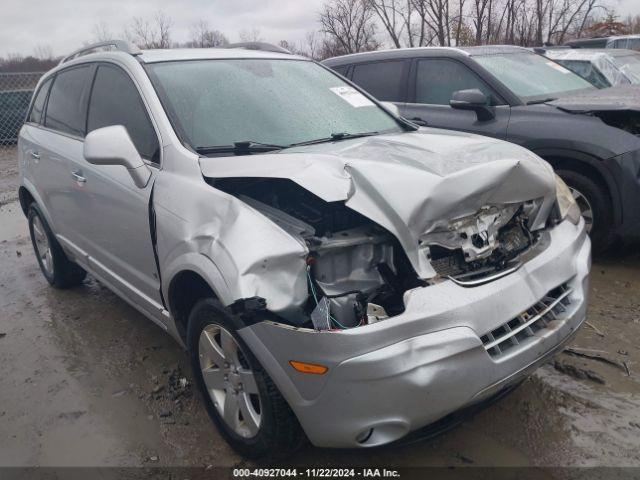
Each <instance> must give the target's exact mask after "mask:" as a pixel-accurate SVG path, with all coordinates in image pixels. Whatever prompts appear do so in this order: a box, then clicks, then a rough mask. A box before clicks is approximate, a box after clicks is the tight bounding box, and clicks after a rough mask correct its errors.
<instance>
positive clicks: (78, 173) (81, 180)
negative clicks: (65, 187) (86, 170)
mask: <svg viewBox="0 0 640 480" xmlns="http://www.w3.org/2000/svg"><path fill="white" fill-rule="evenodd" d="M71 178H73V179H74V180H75V181H76V182H78V183H87V179H86V178H84V177H83V176H82V172H81V171H80V170H78V171H75V172H71Z"/></svg>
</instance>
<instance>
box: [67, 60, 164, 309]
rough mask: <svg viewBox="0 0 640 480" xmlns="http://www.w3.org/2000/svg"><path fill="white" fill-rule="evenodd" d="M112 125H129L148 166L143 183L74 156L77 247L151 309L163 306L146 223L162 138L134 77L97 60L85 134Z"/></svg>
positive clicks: (117, 286)
mask: <svg viewBox="0 0 640 480" xmlns="http://www.w3.org/2000/svg"><path fill="white" fill-rule="evenodd" d="M111 125H122V126H124V127H125V128H126V129H127V132H128V133H129V136H130V137H131V139H132V141H133V143H134V145H135V146H136V149H137V150H138V153H139V154H140V155H141V156H142V158H143V159H144V160H145V161H146V163H147V165H148V166H149V168H150V169H151V171H152V178H151V179H150V181H149V182H148V184H147V186H146V187H145V188H138V187H136V185H135V184H134V183H133V180H132V179H131V176H130V175H129V173H128V172H127V170H126V168H124V167H122V166H117V165H92V164H90V163H88V162H87V161H86V160H85V159H84V157H83V156H77V157H74V158H73V160H72V162H71V172H70V174H71V175H72V176H74V178H75V180H74V183H75V185H74V188H77V189H78V194H76V195H74V196H73V204H72V205H71V207H70V209H71V211H72V212H73V216H74V217H75V218H76V219H77V222H76V224H75V231H76V232H77V238H78V244H79V246H80V248H81V249H83V250H84V251H86V252H87V253H88V254H89V263H90V268H91V270H92V271H93V272H95V273H96V274H97V275H99V276H101V277H102V278H103V279H104V280H106V281H108V282H109V283H111V286H112V287H115V289H116V290H118V291H119V292H120V293H122V294H124V296H125V297H128V298H129V299H131V300H132V301H133V302H134V303H135V304H137V305H139V306H142V307H143V308H144V309H145V310H147V311H149V312H150V313H152V314H154V313H156V314H157V313H158V312H159V310H160V308H161V299H160V289H159V285H160V283H159V279H158V272H157V267H156V262H155V257H154V250H153V245H152V242H151V231H150V226H149V200H150V196H151V191H152V188H153V183H154V178H155V175H156V173H157V172H158V168H159V160H160V142H159V139H158V135H157V133H156V130H155V127H154V125H153V123H152V121H151V117H150V115H149V113H148V111H147V108H146V104H145V102H144V101H143V98H142V96H141V95H140V92H139V90H138V88H137V86H136V84H135V82H134V81H133V80H132V78H131V77H130V76H129V74H128V73H127V72H126V71H125V70H123V69H122V68H120V67H118V66H116V65H113V64H107V63H104V64H99V65H98V66H97V71H96V73H95V79H94V80H93V88H92V91H91V95H90V99H89V102H88V113H87V133H90V132H92V131H93V130H96V129H98V128H102V127H107V126H111Z"/></svg>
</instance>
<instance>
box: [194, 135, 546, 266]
mask: <svg viewBox="0 0 640 480" xmlns="http://www.w3.org/2000/svg"><path fill="white" fill-rule="evenodd" d="M200 167H201V169H202V173H203V175H204V176H206V177H210V178H233V177H263V178H287V179H290V180H292V181H294V182H296V183H297V184H299V185H300V186H302V187H303V188H305V189H307V190H309V191H310V192H312V193H314V194H315V195H317V196H318V197H320V198H322V199H323V200H325V201H327V202H334V201H344V202H345V204H346V205H347V206H348V207H350V208H352V209H353V210H356V211H357V212H359V213H361V214H363V215H365V216H367V217H368V218H370V219H371V220H373V221H374V222H376V223H378V224H379V225H381V226H383V227H384V228H386V229H387V230H388V231H389V232H391V233H393V234H394V235H395V236H396V237H397V238H398V240H399V242H400V244H401V245H402V246H403V248H404V249H405V251H406V253H407V256H408V258H409V260H410V261H411V263H412V264H413V266H414V268H415V269H416V271H417V273H418V275H420V276H421V277H422V278H429V277H433V276H434V275H435V271H434V270H433V268H432V267H431V264H430V263H429V261H428V260H427V259H426V258H425V257H424V256H423V255H420V252H419V249H418V243H419V238H420V237H421V236H422V235H423V234H425V233H428V232H430V231H432V230H433V229H435V228H438V226H441V225H442V224H443V223H445V222H448V221H449V220H452V219H455V218H459V217H463V216H467V215H472V214H474V213H476V212H477V211H478V210H479V209H480V208H481V207H483V206H487V205H501V204H509V203H519V202H524V201H528V200H533V199H543V203H542V207H541V209H540V213H539V215H538V216H537V220H536V221H537V223H538V224H537V225H536V224H534V225H532V228H533V229H536V228H540V227H541V226H543V224H544V221H545V219H546V217H547V214H548V212H549V211H550V209H551V207H552V206H553V203H554V202H555V179H554V173H553V170H552V168H551V166H549V165H548V164H547V163H546V162H544V161H543V160H541V159H540V158H539V157H537V156H536V155H534V154H533V153H531V152H529V151H528V150H525V149H524V148H521V147H518V146H516V145H513V144H510V143H507V142H503V141H500V140H493V139H489V138H485V137H480V136H476V135H470V134H465V133H460V132H449V131H443V130H436V129H420V130H419V131H418V132H415V133H402V134H392V135H380V136H375V137H365V138H361V139H353V140H343V141H341V142H335V143H327V144H319V145H313V146H307V147H300V148H296V149H289V150H285V151H283V152H279V153H272V154H264V155H248V156H232V157H215V158H201V159H200Z"/></svg>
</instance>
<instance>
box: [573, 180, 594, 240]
mask: <svg viewBox="0 0 640 480" xmlns="http://www.w3.org/2000/svg"><path fill="white" fill-rule="evenodd" d="M569 190H571V194H572V195H573V199H574V200H575V201H576V203H577V204H578V208H580V214H581V215H582V217H583V218H584V222H585V225H586V229H587V233H591V230H592V229H593V208H592V207H591V203H590V202H589V200H588V199H587V197H585V196H584V195H583V194H582V193H580V191H578V190H576V189H575V188H573V187H569Z"/></svg>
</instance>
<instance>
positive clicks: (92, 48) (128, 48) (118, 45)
mask: <svg viewBox="0 0 640 480" xmlns="http://www.w3.org/2000/svg"><path fill="white" fill-rule="evenodd" d="M113 50H117V51H119V52H124V53H128V54H129V55H134V56H135V55H140V54H142V50H140V49H139V48H138V47H136V46H135V45H133V44H131V43H129V42H127V41H126V40H105V41H104V42H98V43H92V44H91V45H87V46H85V47H82V48H79V49H78V50H76V51H74V52H72V53H71V54H69V55H67V56H66V57H64V58H63V59H62V60H60V64H63V63H65V62H68V61H69V60H73V59H74V58H78V57H81V56H83V55H88V54H90V53H95V52H103V51H113Z"/></svg>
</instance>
